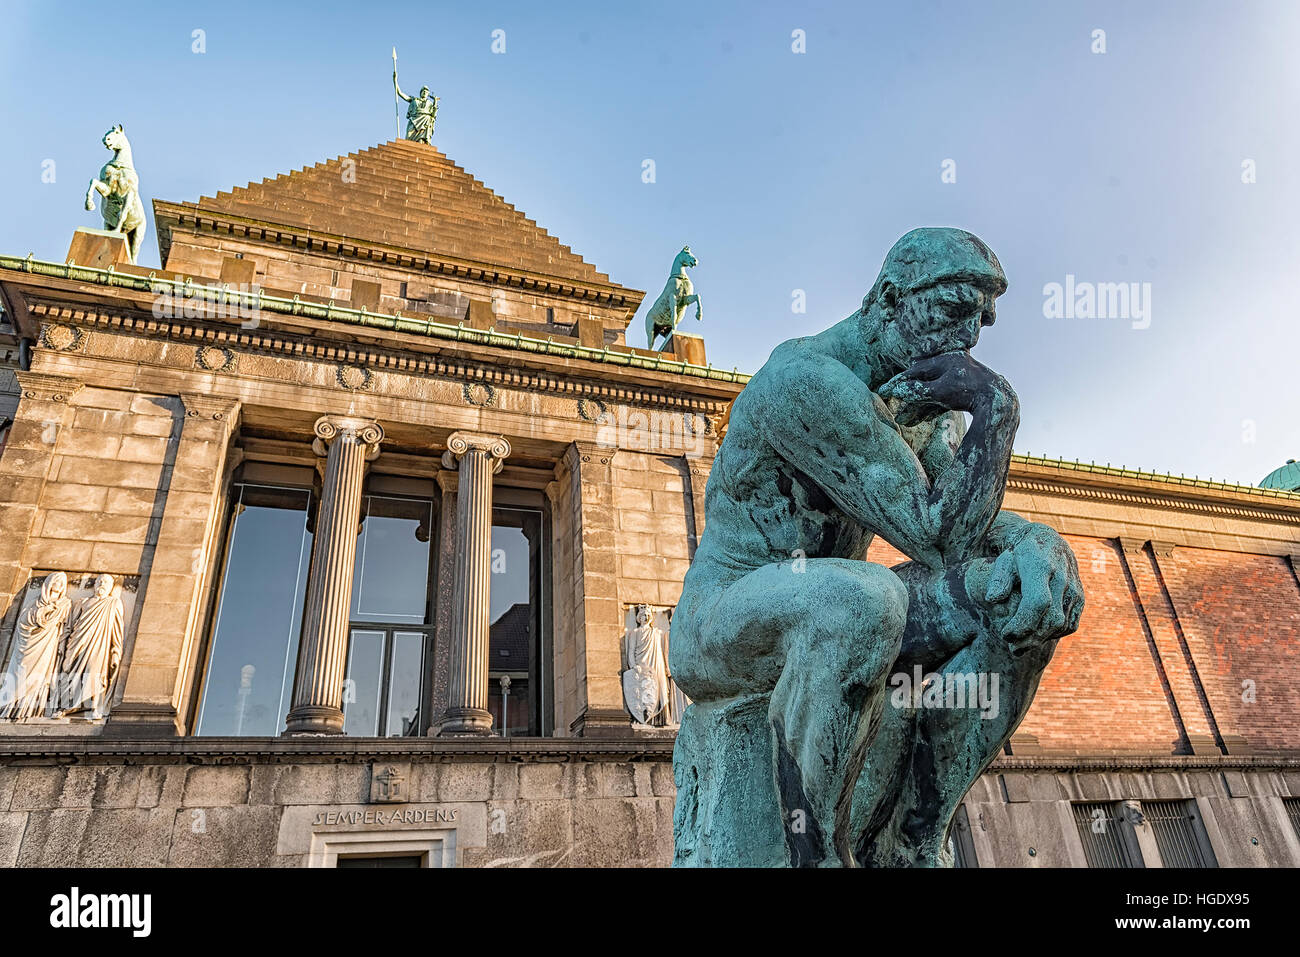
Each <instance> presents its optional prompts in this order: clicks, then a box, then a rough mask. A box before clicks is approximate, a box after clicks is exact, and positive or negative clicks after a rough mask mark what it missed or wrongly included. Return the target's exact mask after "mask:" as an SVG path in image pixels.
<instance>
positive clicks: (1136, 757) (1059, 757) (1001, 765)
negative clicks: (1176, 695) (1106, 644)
mask: <svg viewBox="0 0 1300 957" xmlns="http://www.w3.org/2000/svg"><path fill="white" fill-rule="evenodd" d="M1295 769H1300V753H1297V752H1294V751H1292V752H1284V753H1278V754H1275V755H1270V754H1240V755H1228V754H1161V755H1145V754H1113V755H1111V754H1100V755H1099V754H1080V755H1072V754H1035V755H1030V756H1020V755H1001V756H999V757H998V758H997V759H996V760H994V762H993V763H992V764H991V765H990V766H989V771H990V772H997V771H1065V772H1069V771H1078V772H1106V771H1143V770H1152V771H1166V770H1169V771H1190V770H1215V771H1217V770H1261V771H1264V770H1295ZM986 773H987V772H986Z"/></svg>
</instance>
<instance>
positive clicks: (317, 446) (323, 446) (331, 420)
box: [312, 415, 384, 462]
mask: <svg viewBox="0 0 1300 957" xmlns="http://www.w3.org/2000/svg"><path fill="white" fill-rule="evenodd" d="M313 431H314V432H315V433H316V440H315V441H314V442H313V443H312V450H313V451H314V452H315V453H316V454H317V455H319V456H322V457H324V456H325V455H326V454H327V452H328V450H329V446H330V445H331V444H333V442H334V440H335V439H338V438H347V437H349V436H350V437H352V438H353V439H355V441H356V443H357V444H358V445H364V446H365V447H366V461H367V462H373V461H374V460H375V459H377V458H379V443H380V442H382V441H384V427H383V426H382V425H380V424H379V423H378V422H376V421H375V420H374V419H358V418H354V417H352V416H347V415H322V416H321V417H320V418H319V419H317V420H316V425H315V426H314V427H313Z"/></svg>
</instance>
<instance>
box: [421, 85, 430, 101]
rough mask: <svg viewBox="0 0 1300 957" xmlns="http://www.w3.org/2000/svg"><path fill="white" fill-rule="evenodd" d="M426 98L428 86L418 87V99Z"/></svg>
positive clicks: (427, 96)
mask: <svg viewBox="0 0 1300 957" xmlns="http://www.w3.org/2000/svg"><path fill="white" fill-rule="evenodd" d="M428 98H429V88H428V87H427V86H422V87H420V99H422V100H427V99H428Z"/></svg>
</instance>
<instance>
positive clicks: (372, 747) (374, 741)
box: [0, 735, 673, 766]
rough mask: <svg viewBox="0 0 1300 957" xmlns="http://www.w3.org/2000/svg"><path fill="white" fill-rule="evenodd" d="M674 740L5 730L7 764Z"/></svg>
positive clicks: (334, 760) (537, 752)
mask: <svg viewBox="0 0 1300 957" xmlns="http://www.w3.org/2000/svg"><path fill="white" fill-rule="evenodd" d="M672 757H673V739H672V738H631V737H628V738H612V739H611V738H603V739H593V738H428V737H410V738H349V737H345V736H343V735H327V736H321V737H297V738H294V737H288V738H170V739H165V740H132V741H122V740H112V739H107V738H99V737H83V738H75V739H74V738H67V737H52V736H36V735H12V736H10V735H4V736H0V766H3V763H4V762H8V761H19V760H24V759H28V758H37V759H42V760H51V759H52V760H56V761H64V762H67V763H72V764H80V763H84V762H87V761H91V762H93V761H95V760H97V759H106V760H108V761H117V762H120V760H121V759H122V758H130V759H146V760H147V759H157V760H159V761H160V762H169V763H178V764H229V763H232V761H234V762H237V761H239V760H245V761H248V762H249V763H254V764H260V763H267V764H275V763H281V762H284V761H286V760H289V761H295V760H303V761H304V762H314V761H320V762H322V763H329V764H338V763H364V762H368V761H374V760H383V759H390V760H393V759H400V760H404V761H412V762H417V763H440V764H447V763H451V762H455V761H489V762H491V761H500V762H503V763H511V764H514V763H519V762H526V763H532V762H539V761H545V762H548V763H554V762H556V761H587V760H595V761H648V762H669V761H671V760H672Z"/></svg>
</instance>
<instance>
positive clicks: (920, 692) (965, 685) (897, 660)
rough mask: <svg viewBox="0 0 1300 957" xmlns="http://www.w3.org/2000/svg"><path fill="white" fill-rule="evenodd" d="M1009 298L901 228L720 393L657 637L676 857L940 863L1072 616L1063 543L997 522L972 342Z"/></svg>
mask: <svg viewBox="0 0 1300 957" xmlns="http://www.w3.org/2000/svg"><path fill="white" fill-rule="evenodd" d="M1005 289H1006V279H1005V277H1004V275H1003V272H1002V267H1001V265H1000V264H999V263H998V261H997V257H995V256H994V255H993V252H992V251H991V250H990V249H989V248H988V247H987V246H986V245H985V244H984V243H983V242H981V241H980V240H979V239H978V238H977V237H975V236H973V235H971V234H970V233H967V232H965V231H963V230H959V229H918V230H913V231H912V232H910V233H908V234H907V235H906V236H904V237H903V238H902V239H900V240H899V241H898V243H896V244H895V245H894V247H893V249H891V250H890V252H889V254H888V256H887V257H886V259H885V263H884V266H883V267H882V269H881V272H880V275H879V277H878V278H877V280H876V282H875V284H874V285H873V286H872V288H871V290H870V292H868V294H867V296H866V298H865V299H864V300H863V303H862V307H861V308H860V309H859V310H858V311H857V312H855V313H853V315H851V316H849V317H848V318H847V319H845V320H843V321H842V322H840V323H838V324H836V325H835V326H832V327H831V328H830V329H828V330H826V331H825V332H823V333H821V334H819V335H816V336H810V337H807V338H802V339H792V340H790V341H789V342H785V343H782V344H781V345H780V346H778V347H777V348H776V349H775V350H774V351H773V353H772V355H771V357H770V358H769V359H768V361H767V363H766V364H765V365H764V366H763V368H762V369H760V370H759V371H758V372H757V373H756V374H755V375H754V377H753V378H752V379H751V381H750V383H749V385H748V386H747V388H746V389H745V391H744V392H743V393H741V395H740V396H739V398H738V399H737V400H736V402H735V405H734V407H733V409H732V412H731V419H730V425H729V428H728V431H727V434H726V438H725V440H724V442H723V444H722V447H721V449H720V451H719V453H718V457H717V459H716V461H715V463H714V467H713V470H712V473H711V475H710V478H709V482H708V487H707V492H706V496H705V531H704V535H703V537H702V539H701V542H700V546H699V548H698V550H697V552H696V555H695V558H694V561H693V563H692V565H691V568H690V570H689V572H688V573H687V575H686V580H685V585H684V590H683V593H682V597H681V601H680V602H679V604H678V606H677V610H676V612H675V614H674V615H673V619H672V626H671V632H672V633H671V641H670V646H671V659H672V660H671V669H672V673H673V676H674V678H675V680H676V681H677V683H678V684H679V685H680V687H681V688H682V690H683V691H685V692H686V694H688V695H689V696H690V698H691V699H692V701H693V702H694V703H693V704H692V705H691V706H690V707H689V708H688V709H687V711H686V714H685V716H684V718H683V721H682V726H681V731H680V733H679V735H678V738H677V745H676V752H675V758H674V770H675V776H676V781H677V789H678V790H677V807H676V820H675V828H674V830H675V840H676V853H675V862H676V863H677V864H678V865H687V866H692V865H693V866H710V865H712V866H727V865H757V866H813V865H818V866H826V865H831V866H834V865H849V866H851V865H855V864H856V865H862V866H936V865H946V864H949V863H950V855H949V853H948V850H947V832H948V828H949V826H950V824H951V821H952V817H953V815H954V813H955V811H956V809H957V807H958V805H959V804H960V802H961V800H962V798H963V796H964V795H965V793H966V791H967V790H968V789H969V788H970V786H971V784H972V783H973V782H974V781H975V779H976V778H977V777H978V776H979V774H980V773H981V772H982V771H983V770H984V768H986V767H987V766H988V764H989V763H990V762H991V761H992V760H993V758H994V757H995V756H996V755H997V754H998V752H999V751H1000V750H1001V749H1002V746H1003V745H1004V744H1005V742H1006V741H1007V739H1008V738H1009V737H1010V735H1011V732H1012V731H1013V730H1014V729H1015V727H1016V725H1017V724H1018V723H1019V722H1020V720H1021V719H1022V718H1023V717H1024V714H1025V712H1026V710H1027V709H1028V707H1029V704H1030V702H1031V700H1032V699H1033V695H1034V691H1035V689H1036V688H1037V685H1038V679H1039V676H1040V674H1041V673H1042V670H1043V668H1044V667H1045V666H1046V665H1047V662H1048V660H1049V659H1050V658H1051V655H1052V652H1053V650H1054V649H1055V644H1056V640H1057V639H1059V638H1061V637H1063V636H1064V635H1067V634H1070V633H1071V632H1073V631H1074V630H1075V629H1076V628H1077V626H1078V622H1079V616H1080V615H1081V614H1082V611H1083V591H1082V587H1081V585H1080V583H1079V577H1078V569H1077V567H1076V564H1075V559H1074V555H1073V554H1072V553H1071V551H1070V548H1069V546H1068V545H1067V544H1066V543H1065V541H1064V540H1063V539H1062V538H1061V537H1060V536H1059V535H1058V534H1057V533H1056V532H1055V531H1053V530H1052V529H1050V528H1048V527H1047V526H1044V525H1039V524H1036V523H1031V522H1027V521H1025V520H1024V519H1022V518H1020V517H1019V516H1016V515H1014V514H1012V513H1010V512H1004V511H1001V505H1002V499H1003V494H1004V491H1005V487H1006V480H1007V471H1008V467H1009V464H1010V460H1011V446H1012V441H1013V439H1014V437H1015V432H1016V428H1017V425H1018V423H1019V402H1018V400H1017V398H1016V395H1015V393H1014V392H1013V391H1012V389H1011V387H1010V385H1009V384H1008V383H1007V382H1006V380H1005V379H1003V378H1002V377H1001V376H1000V375H998V374H997V373H995V372H993V371H992V370H991V369H989V368H988V367H986V366H984V365H982V364H981V363H980V362H978V361H976V360H975V359H973V358H972V357H971V356H970V350H971V348H973V347H974V346H975V344H976V342H977V340H978V338H979V335H980V332H981V330H982V328H983V327H985V326H989V325H992V323H993V320H994V315H995V314H994V301H995V300H996V299H997V297H998V296H1000V295H1001V294H1002V293H1003V292H1004V291H1005ZM968 418H969V425H968V424H967V419H968ZM877 535H879V536H880V537H881V538H883V539H884V540H885V541H887V542H889V543H890V544H891V545H893V546H894V547H895V548H896V549H898V550H899V551H900V552H902V553H903V554H904V555H905V556H906V557H907V558H908V559H909V561H908V562H906V563H904V564H901V565H898V566H895V567H894V568H886V567H884V566H882V565H878V564H875V563H872V562H868V561H866V560H865V556H866V551H867V547H868V545H869V544H870V543H871V540H872V538H873V537H874V536H877Z"/></svg>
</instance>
